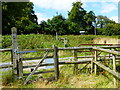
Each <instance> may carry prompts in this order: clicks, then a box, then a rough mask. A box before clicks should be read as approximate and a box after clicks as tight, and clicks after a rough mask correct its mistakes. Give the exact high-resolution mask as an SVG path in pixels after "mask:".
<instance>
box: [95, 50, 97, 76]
mask: <svg viewBox="0 0 120 90" xmlns="http://www.w3.org/2000/svg"><path fill="white" fill-rule="evenodd" d="M94 61H97V51H95V53H94ZM94 67H95V68H94V73H95V75H96V74H97V65H96V64H95V65H94Z"/></svg>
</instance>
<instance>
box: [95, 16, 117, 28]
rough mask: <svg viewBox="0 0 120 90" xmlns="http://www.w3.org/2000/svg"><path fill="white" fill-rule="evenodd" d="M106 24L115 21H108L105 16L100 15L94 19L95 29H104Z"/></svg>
mask: <svg viewBox="0 0 120 90" xmlns="http://www.w3.org/2000/svg"><path fill="white" fill-rule="evenodd" d="M108 23H115V21H112V20H110V19H109V18H107V17H106V16H102V15H99V16H97V19H96V24H97V27H99V28H104V26H105V25H106V24H108Z"/></svg>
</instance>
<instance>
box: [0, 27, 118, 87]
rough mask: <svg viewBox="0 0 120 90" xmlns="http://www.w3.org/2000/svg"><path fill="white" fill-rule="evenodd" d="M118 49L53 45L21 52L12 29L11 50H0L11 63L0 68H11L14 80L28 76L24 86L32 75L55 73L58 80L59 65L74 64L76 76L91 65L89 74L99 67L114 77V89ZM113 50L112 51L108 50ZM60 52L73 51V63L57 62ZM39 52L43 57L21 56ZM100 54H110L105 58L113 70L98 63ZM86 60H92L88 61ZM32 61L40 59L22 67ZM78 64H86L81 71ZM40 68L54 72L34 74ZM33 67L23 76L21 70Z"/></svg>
mask: <svg viewBox="0 0 120 90" xmlns="http://www.w3.org/2000/svg"><path fill="white" fill-rule="evenodd" d="M117 48H120V45H114V46H98V47H96V46H86V47H85V46H80V47H67V48H58V47H57V46H55V45H54V47H53V48H43V49H33V50H29V49H26V50H21V49H20V48H19V47H18V43H17V30H16V28H12V49H0V52H6V51H9V52H11V62H12V64H9V65H1V66H0V68H7V67H12V68H13V74H14V78H16V77H19V78H22V77H23V76H24V75H28V77H27V78H26V80H25V82H24V84H26V83H27V82H28V81H29V79H30V78H31V77H32V75H33V74H42V73H50V72H54V73H55V80H58V79H59V65H63V64H74V73H75V74H78V72H79V71H81V70H83V69H84V68H85V67H86V66H87V65H88V64H91V74H93V72H94V73H95V74H97V68H98V67H100V68H102V69H104V70H105V71H107V72H109V73H110V74H112V75H113V76H114V84H115V87H118V84H117V80H120V73H118V72H117V71H116V60H118V61H120V58H119V57H118V58H117V56H120V52H119V51H117V50H116V49H117ZM110 49H114V50H110ZM60 50H63V51H64V50H69V51H73V61H59V54H58V52H59V51H60ZM40 51H46V53H45V55H44V56H43V57H34V58H24V57H23V56H22V54H24V53H33V52H40ZM88 51H89V52H91V53H92V56H85V57H84V56H78V53H82V52H88ZM49 52H53V56H48V53H49ZM102 52H106V53H108V54H112V56H109V55H108V56H107V57H108V59H112V60H113V61H112V63H113V69H110V68H109V67H107V66H106V65H104V64H102V63H100V62H99V59H98V58H99V57H104V56H102V55H100V54H101V53H102ZM45 58H53V59H54V63H49V64H44V63H43V61H44V60H45ZM79 58H85V60H78V59H79ZM88 58H92V59H91V60H89V59H88ZM34 59H41V60H40V61H39V63H38V64H37V65H29V66H27V65H26V66H23V61H24V60H34ZM78 64H86V65H85V66H84V67H82V68H81V69H79V68H78ZM42 66H54V70H51V71H42V72H35V71H36V70H37V69H38V67H42ZM31 67H34V69H33V70H32V71H31V73H27V74H24V73H23V69H25V68H31Z"/></svg>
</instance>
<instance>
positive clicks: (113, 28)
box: [103, 23, 120, 36]
mask: <svg viewBox="0 0 120 90" xmlns="http://www.w3.org/2000/svg"><path fill="white" fill-rule="evenodd" d="M103 30H104V31H103V34H104V35H107V36H112V35H120V24H114V23H109V24H107V25H105V27H104V29H103Z"/></svg>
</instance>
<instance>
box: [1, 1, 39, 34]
mask: <svg viewBox="0 0 120 90" xmlns="http://www.w3.org/2000/svg"><path fill="white" fill-rule="evenodd" d="M2 12H3V13H2V16H3V21H2V23H3V34H11V27H17V28H18V34H20V33H26V34H27V33H31V32H33V31H35V30H34V29H36V28H38V25H37V16H36V15H35V14H34V11H33V3H31V2H3V3H2ZM32 30H33V31H32Z"/></svg>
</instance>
